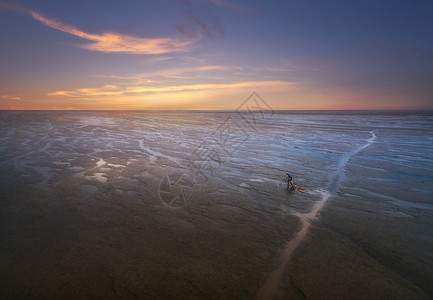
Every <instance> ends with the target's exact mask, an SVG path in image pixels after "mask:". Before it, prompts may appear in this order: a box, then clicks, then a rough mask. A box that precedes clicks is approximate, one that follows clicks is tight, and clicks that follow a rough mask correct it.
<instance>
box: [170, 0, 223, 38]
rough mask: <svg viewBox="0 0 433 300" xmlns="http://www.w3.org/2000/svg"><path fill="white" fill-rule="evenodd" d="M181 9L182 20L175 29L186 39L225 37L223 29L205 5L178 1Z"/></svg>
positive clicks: (185, 0) (186, 0)
mask: <svg viewBox="0 0 433 300" xmlns="http://www.w3.org/2000/svg"><path fill="white" fill-rule="evenodd" d="M180 2H181V4H182V6H183V8H184V12H183V19H182V21H180V22H179V23H178V24H177V25H176V29H177V31H178V32H179V33H181V34H182V35H184V36H186V37H188V38H194V37H197V36H199V37H201V36H206V37H208V38H211V39H215V38H222V37H224V36H225V32H224V28H223V26H222V24H221V22H220V20H219V18H218V17H217V16H216V15H215V13H214V12H213V11H212V9H210V7H208V6H207V5H203V3H200V5H198V4H197V3H193V2H192V1H188V0H182V1H180Z"/></svg>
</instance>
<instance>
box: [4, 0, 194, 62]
mask: <svg viewBox="0 0 433 300" xmlns="http://www.w3.org/2000/svg"><path fill="white" fill-rule="evenodd" d="M0 8H3V9H8V10H13V11H17V12H21V13H26V14H28V15H30V16H31V17H32V18H34V19H35V20H38V21H39V22H41V23H42V24H44V25H46V26H48V27H51V28H53V29H56V30H60V31H62V32H65V33H68V34H71V35H74V36H77V37H80V38H82V39H85V40H88V41H90V43H88V44H84V45H82V46H81V47H82V48H84V49H88V50H94V51H100V52H123V53H132V54H164V53H172V52H185V51H189V50H190V48H191V46H192V44H193V43H195V42H196V41H197V40H198V37H195V36H189V37H188V38H187V39H185V37H184V38H182V39H181V38H180V37H179V38H170V37H168V38H167V37H166V38H145V37H137V36H132V35H127V34H121V33H116V32H110V31H107V32H103V33H102V34H95V33H89V32H86V31H84V30H81V29H79V28H77V27H75V26H72V25H68V24H65V23H62V22H60V21H57V20H54V19H52V18H48V17H45V16H44V15H42V14H41V13H39V12H36V11H33V10H30V9H27V8H23V7H20V6H17V5H13V4H9V3H4V2H0Z"/></svg>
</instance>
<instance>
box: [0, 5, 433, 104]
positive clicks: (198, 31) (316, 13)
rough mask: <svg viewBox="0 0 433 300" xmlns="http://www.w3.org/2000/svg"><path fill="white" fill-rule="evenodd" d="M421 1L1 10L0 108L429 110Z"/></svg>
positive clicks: (430, 62) (431, 91)
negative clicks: (254, 97)
mask: <svg viewBox="0 0 433 300" xmlns="http://www.w3.org/2000/svg"><path fill="white" fill-rule="evenodd" d="M432 13H433V4H432V3H431V2H428V1H411V2H409V1H381V2H376V1H362V2H354V1H266V2H265V1H231V0H201V1H175V0H158V1H157V0H153V1H152V0H151V1H133V0H130V1H102V0H101V1H93V0H87V1H84V0H82V1H48V0H47V1H42V0H40V1H14V2H13V3H12V2H5V1H0V39H1V43H0V53H1V55H0V109H235V108H236V107H237V105H236V104H237V103H241V102H242V100H243V99H245V98H246V97H247V96H248V95H249V94H250V93H251V92H253V91H256V92H258V93H259V94H260V95H261V96H262V97H263V98H264V99H265V100H266V101H267V102H269V103H270V105H271V106H272V107H273V108H274V109H433V99H432V95H433V87H432V84H431V82H433V38H432V32H433V18H432V17H431V15H432Z"/></svg>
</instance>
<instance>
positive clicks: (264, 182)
mask: <svg viewBox="0 0 433 300" xmlns="http://www.w3.org/2000/svg"><path fill="white" fill-rule="evenodd" d="M254 116H255V117H254V118H253V119H245V115H242V114H239V113H237V112H210V111H207V112H205V111H203V112H188V111H184V112H180V111H173V112H170V111H166V112H164V111H159V112H148V111H2V112H0V220H1V221H0V276H1V277H0V279H1V280H0V291H1V293H0V298H2V299H23V298H34V299H59V298H62V299H83V298H84V299H87V298H97V299H119V298H121V299H256V298H257V299H298V298H299V299H305V298H308V299H336V298H339V299H372V298H376V299H382V298H385V299H386V298H388V299H431V298H433V290H432V284H431V283H432V278H433V271H432V270H433V254H432V253H433V230H432V228H433V114H432V113H425V112H424V113H417V112H320V111H318V112H283V111H281V112H278V111H277V112H274V113H272V114H271V115H265V116H264V115H262V114H255V115H254ZM249 117H251V116H247V118H249ZM251 120H253V121H254V122H253V123H252V122H251ZM286 171H290V172H291V173H292V175H293V176H294V182H295V184H296V185H297V186H299V187H302V188H304V189H306V192H305V193H301V192H298V191H296V190H287V188H286V184H285V183H283V182H282V181H283V180H284V178H285V172H286Z"/></svg>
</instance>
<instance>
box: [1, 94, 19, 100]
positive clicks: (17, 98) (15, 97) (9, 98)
mask: <svg viewBox="0 0 433 300" xmlns="http://www.w3.org/2000/svg"><path fill="white" fill-rule="evenodd" d="M0 98H2V99H8V100H18V101H22V99H21V98H20V97H18V96H10V95H0Z"/></svg>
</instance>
